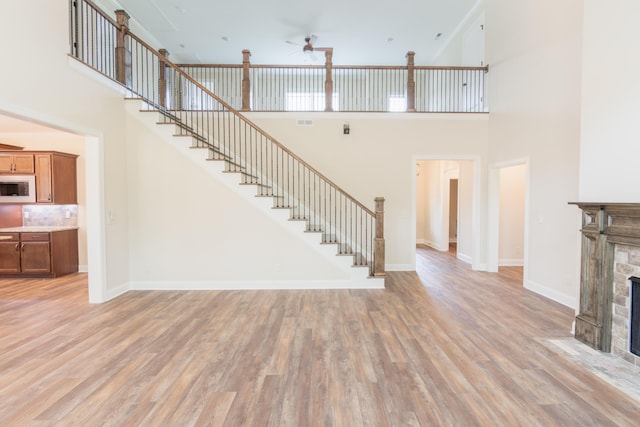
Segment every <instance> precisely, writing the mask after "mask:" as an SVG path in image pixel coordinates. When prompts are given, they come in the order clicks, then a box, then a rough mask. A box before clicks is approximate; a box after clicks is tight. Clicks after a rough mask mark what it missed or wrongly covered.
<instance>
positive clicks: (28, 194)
mask: <svg viewBox="0 0 640 427" xmlns="http://www.w3.org/2000/svg"><path fill="white" fill-rule="evenodd" d="M35 202H36V177H35V175H0V203H35Z"/></svg>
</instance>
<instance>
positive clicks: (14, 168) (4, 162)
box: [0, 153, 35, 174]
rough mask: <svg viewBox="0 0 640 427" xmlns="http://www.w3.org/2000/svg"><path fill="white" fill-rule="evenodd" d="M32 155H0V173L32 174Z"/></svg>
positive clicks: (33, 169)
mask: <svg viewBox="0 0 640 427" xmlns="http://www.w3.org/2000/svg"><path fill="white" fill-rule="evenodd" d="M34 171H35V168H34V163H33V154H24V153H0V173H25V174H32V173H34Z"/></svg>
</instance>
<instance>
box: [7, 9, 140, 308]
mask: <svg viewBox="0 0 640 427" xmlns="http://www.w3.org/2000/svg"><path fill="white" fill-rule="evenodd" d="M4 12H5V14H6V16H11V17H12V18H11V19H9V20H6V22H4V23H3V25H2V26H0V51H1V52H2V57H3V58H4V59H5V61H6V62H5V63H4V66H3V67H2V79H0V93H1V94H2V98H1V99H0V112H4V113H10V114H12V115H17V116H19V117H21V118H27V119H32V120H33V119H35V120H36V121H39V122H42V123H45V124H48V125H53V126H54V127H56V128H62V129H64V130H69V131H72V132H73V133H77V134H86V135H92V136H94V137H96V139H95V141H97V142H96V144H98V145H99V146H98V147H93V148H96V149H97V152H101V153H102V155H101V156H99V157H98V160H97V161H96V164H93V165H88V166H87V167H88V168H92V173H96V174H100V175H102V178H103V179H102V183H103V184H102V185H103V190H104V193H102V189H97V188H96V189H88V190H87V191H94V190H95V191H98V192H99V194H98V195H97V196H96V197H95V199H96V200H97V201H98V203H96V204H94V205H92V206H89V208H90V209H91V208H93V209H95V210H96V212H97V214H98V218H95V222H96V223H97V224H100V223H101V217H102V216H103V215H104V212H105V211H106V210H112V211H114V212H115V213H116V214H118V213H120V214H122V215H120V216H119V219H118V221H117V222H115V223H113V224H110V225H109V226H108V227H105V228H102V229H98V230H93V232H95V233H96V234H95V235H94V236H91V235H90V236H89V246H90V247H92V248H93V250H94V251H97V252H99V254H94V255H95V258H96V259H100V260H101V261H102V262H100V263H93V265H91V264H92V263H91V262H90V265H89V279H90V281H91V282H92V283H94V284H96V287H97V289H96V290H95V291H94V292H90V299H92V300H94V301H98V300H102V299H104V298H106V296H107V295H113V294H114V293H117V292H118V289H120V288H121V287H122V286H123V285H125V284H126V283H127V282H128V279H129V277H128V276H129V265H128V264H129V252H128V242H127V240H128V229H127V220H126V215H124V213H125V212H126V210H127V191H126V188H127V186H126V179H127V177H126V173H125V172H124V171H123V169H122V168H121V167H119V165H123V164H125V163H126V153H125V144H124V141H125V137H124V131H123V123H124V116H123V115H124V108H123V101H122V94H121V93H118V91H116V90H114V88H112V87H108V86H105V85H104V84H101V83H98V82H96V81H95V80H94V77H92V76H89V75H87V74H85V73H83V72H82V71H79V68H78V67H75V66H73V65H70V60H69V58H68V57H67V52H68V50H69V32H68V16H69V11H68V1H66V0H34V1H30V2H10V3H8V4H6V5H4ZM92 152H96V151H95V150H92ZM102 172H104V173H102ZM94 194H95V193H94ZM98 205H99V206H98ZM89 231H90V234H91V232H92V231H91V230H89ZM91 251H92V249H91V248H90V249H89V252H90V253H91ZM90 256H91V254H90ZM97 264H101V265H97ZM92 268H93V270H92Z"/></svg>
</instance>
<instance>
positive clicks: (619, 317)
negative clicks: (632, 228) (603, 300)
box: [611, 245, 640, 366]
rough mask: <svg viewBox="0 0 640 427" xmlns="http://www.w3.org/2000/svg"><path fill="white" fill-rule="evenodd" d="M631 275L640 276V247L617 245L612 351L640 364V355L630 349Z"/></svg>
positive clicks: (628, 360)
mask: <svg viewBox="0 0 640 427" xmlns="http://www.w3.org/2000/svg"><path fill="white" fill-rule="evenodd" d="M630 276H636V277H640V247H639V246H630V245H616V246H615V251H614V268H613V310H612V322H611V352H612V353H613V354H615V355H616V356H619V357H621V358H623V359H624V360H626V361H627V362H630V363H633V364H634V365H636V366H640V357H638V356H636V355H635V354H633V353H631V352H630V351H629V346H630V342H629V341H630V336H631V335H630V334H631V323H630V322H631V281H630V280H629V277H630Z"/></svg>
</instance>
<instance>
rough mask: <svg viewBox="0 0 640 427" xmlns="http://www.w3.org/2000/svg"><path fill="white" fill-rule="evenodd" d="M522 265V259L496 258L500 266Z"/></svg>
mask: <svg viewBox="0 0 640 427" xmlns="http://www.w3.org/2000/svg"><path fill="white" fill-rule="evenodd" d="M523 265H524V260H523V259H509V258H500V259H499V260H498V266H500V267H522V266H523Z"/></svg>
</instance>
